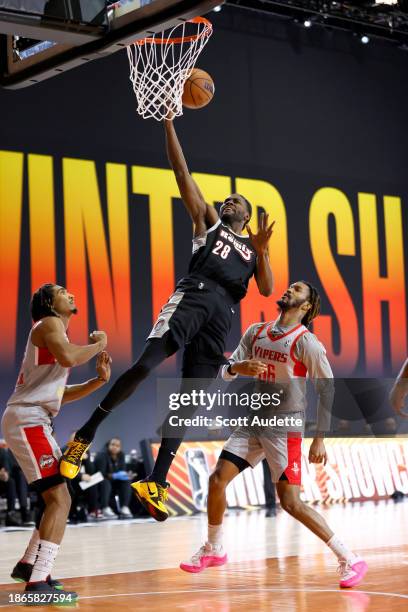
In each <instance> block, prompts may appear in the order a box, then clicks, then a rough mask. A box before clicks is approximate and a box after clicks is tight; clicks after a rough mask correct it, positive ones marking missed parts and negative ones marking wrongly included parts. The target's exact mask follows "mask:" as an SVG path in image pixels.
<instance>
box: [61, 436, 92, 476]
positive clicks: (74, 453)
mask: <svg viewBox="0 0 408 612" xmlns="http://www.w3.org/2000/svg"><path fill="white" fill-rule="evenodd" d="M67 446H68V448H67V450H66V451H65V452H64V454H63V455H62V457H61V461H60V466H59V469H60V474H61V475H62V476H65V478H69V479H70V480H72V479H73V478H75V476H77V475H78V474H79V470H80V469H81V461H82V457H83V456H84V455H85V453H86V451H87V450H88V448H89V447H90V446H91V443H90V442H83V441H81V440H76V439H74V440H72V442H68V444H67Z"/></svg>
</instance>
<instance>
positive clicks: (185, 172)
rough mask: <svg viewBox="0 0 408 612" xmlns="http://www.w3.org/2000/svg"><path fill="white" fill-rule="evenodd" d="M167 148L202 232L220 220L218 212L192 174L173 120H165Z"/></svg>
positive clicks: (182, 191) (199, 229)
mask: <svg viewBox="0 0 408 612" xmlns="http://www.w3.org/2000/svg"><path fill="white" fill-rule="evenodd" d="M164 129H165V133H166V150H167V157H168V159H169V163H170V165H171V167H172V169H173V172H174V175H175V177H176V181H177V185H178V188H179V190H180V195H181V198H182V200H183V202H184V205H185V207H186V208H187V211H188V213H189V215H190V217H191V219H192V221H193V223H194V226H195V231H194V233H195V234H196V235H198V234H202V233H203V232H205V231H206V229H208V228H209V227H211V226H212V225H214V224H215V223H216V222H217V221H218V213H217V211H216V210H215V208H213V207H212V206H210V205H209V204H207V203H206V202H205V200H204V197H203V194H202V193H201V191H200V189H199V187H198V185H197V183H196V182H195V181H194V179H193V177H192V176H191V174H190V172H189V169H188V166H187V162H186V160H185V157H184V154H183V150H182V148H181V145H180V142H179V140H178V137H177V134H176V130H175V128H174V124H173V121H172V120H169V119H167V120H165V121H164Z"/></svg>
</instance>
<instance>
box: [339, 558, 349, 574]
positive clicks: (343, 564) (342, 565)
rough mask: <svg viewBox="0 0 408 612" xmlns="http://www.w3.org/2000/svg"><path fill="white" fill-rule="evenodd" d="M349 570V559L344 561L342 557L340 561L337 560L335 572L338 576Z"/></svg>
mask: <svg viewBox="0 0 408 612" xmlns="http://www.w3.org/2000/svg"><path fill="white" fill-rule="evenodd" d="M351 570H352V567H351V563H350V561H346V560H345V559H344V560H343V559H342V560H341V561H339V566H338V568H337V573H338V574H340V576H345V575H346V574H348V573H349V572H350V571H351Z"/></svg>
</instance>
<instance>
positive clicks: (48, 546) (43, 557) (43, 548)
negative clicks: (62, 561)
mask: <svg viewBox="0 0 408 612" xmlns="http://www.w3.org/2000/svg"><path fill="white" fill-rule="evenodd" d="M58 551H59V544H54V542H47V540H40V545H39V547H38V555H37V560H36V562H35V563H34V567H33V571H32V574H31V578H30V582H40V581H44V580H47V578H48V576H49V575H50V574H51V571H52V567H53V565H54V561H55V557H56V556H57V554H58Z"/></svg>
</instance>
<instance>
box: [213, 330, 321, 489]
mask: <svg viewBox="0 0 408 612" xmlns="http://www.w3.org/2000/svg"><path fill="white" fill-rule="evenodd" d="M247 359H255V360H257V361H262V362H264V363H265V364H267V366H268V371H267V373H266V374H265V375H264V376H262V378H261V380H262V381H263V382H266V383H271V384H275V385H277V386H278V387H279V386H282V387H284V388H285V394H284V399H283V401H282V402H281V404H280V406H278V407H275V408H273V411H272V409H271V410H269V414H268V417H271V416H273V414H274V413H275V414H277V415H279V416H281V415H285V414H287V415H291V416H293V417H295V418H297V417H300V418H302V420H303V419H304V416H305V410H306V378H307V377H310V378H312V379H313V382H314V384H315V387H316V390H317V392H318V396H319V404H318V408H317V414H318V428H319V421H320V423H322V425H321V430H322V431H325V430H326V428H327V419H328V417H329V413H330V407H331V402H332V399H333V386H332V384H331V381H332V379H333V372H332V369H331V367H330V364H329V362H328V360H327V357H326V351H325V348H324V346H323V345H322V344H321V342H319V340H318V339H317V337H316V336H315V335H314V334H312V333H311V332H309V330H308V329H307V327H305V326H304V325H302V324H299V325H296V326H294V327H283V326H280V325H279V323H278V322H275V321H269V322H267V323H255V324H254V325H251V326H250V327H249V328H248V329H247V330H246V332H245V333H244V335H243V336H242V338H241V341H240V343H239V345H238V347H237V348H236V349H235V351H234V353H233V354H232V355H231V357H230V358H229V362H230V364H233V363H236V362H237V361H243V360H247ZM227 369H228V366H224V367H223V368H222V377H223V378H224V380H234V379H235V378H236V377H237V376H236V375H235V376H234V375H231V374H229V373H228V371H227ZM329 380H330V384H326V383H327V382H329ZM323 422H324V424H323ZM262 434H263V435H262ZM301 442H302V439H301V434H300V432H288V431H287V430H282V431H281V432H280V431H279V429H277V430H276V431H275V432H273V435H269V432H265V431H264V432H262V429H260V428H259V427H258V428H256V427H251V426H244V427H239V428H238V429H237V430H235V431H234V432H233V434H232V435H231V436H230V438H229V439H228V441H227V442H226V444H225V446H224V450H226V451H228V452H230V453H233V454H234V455H237V456H238V457H241V458H243V459H245V460H246V461H248V463H249V464H250V465H251V466H252V467H254V466H255V465H256V464H257V463H258V462H259V461H261V460H262V459H263V458H265V457H266V459H267V461H268V464H269V467H270V469H271V474H272V479H273V481H274V482H277V481H278V480H279V479H280V478H281V476H282V475H283V474H284V475H285V476H286V478H287V479H288V481H289V482H290V483H292V484H300V482H301Z"/></svg>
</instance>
